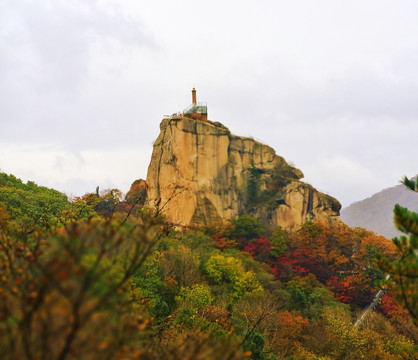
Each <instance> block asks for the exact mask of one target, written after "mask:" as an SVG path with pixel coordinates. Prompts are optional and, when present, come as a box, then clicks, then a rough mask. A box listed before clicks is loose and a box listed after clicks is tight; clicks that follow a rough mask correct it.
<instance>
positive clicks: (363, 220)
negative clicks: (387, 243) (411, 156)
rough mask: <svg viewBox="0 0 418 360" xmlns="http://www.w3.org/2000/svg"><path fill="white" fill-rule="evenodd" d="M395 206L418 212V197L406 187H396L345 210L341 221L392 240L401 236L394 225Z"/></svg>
mask: <svg viewBox="0 0 418 360" xmlns="http://www.w3.org/2000/svg"><path fill="white" fill-rule="evenodd" d="M395 204H400V205H401V206H404V207H407V208H408V209H410V210H413V211H418V196H417V195H416V194H414V193H413V192H412V191H410V190H408V189H406V188H405V186H404V185H396V186H393V187H390V188H387V189H384V190H382V191H380V192H378V193H376V194H374V195H373V196H371V197H369V198H367V199H364V200H361V201H358V202H355V203H353V204H351V205H350V206H348V207H346V208H343V209H342V210H341V219H342V220H343V221H344V222H345V223H346V224H347V225H349V226H360V227H364V228H367V229H369V230H372V231H374V232H376V233H378V234H381V235H384V236H386V237H388V238H392V237H395V236H399V235H400V232H398V231H397V230H396V229H395V227H394V225H393V207H394V205H395Z"/></svg>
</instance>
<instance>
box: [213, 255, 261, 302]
mask: <svg viewBox="0 0 418 360" xmlns="http://www.w3.org/2000/svg"><path fill="white" fill-rule="evenodd" d="M205 270H206V273H207V274H208V277H209V279H210V280H211V281H212V282H213V283H215V284H219V283H226V284H227V285H228V287H229V291H230V293H231V296H232V297H233V298H235V299H238V298H240V297H242V296H243V295H244V294H245V293H256V292H260V291H263V288H262V286H261V285H260V283H259V282H258V281H257V280H256V275H255V273H254V272H253V271H245V269H244V266H243V265H242V263H241V261H240V260H238V259H235V258H233V257H231V256H224V255H220V254H219V255H212V256H211V257H210V259H209V260H208V261H207V263H206V264H205Z"/></svg>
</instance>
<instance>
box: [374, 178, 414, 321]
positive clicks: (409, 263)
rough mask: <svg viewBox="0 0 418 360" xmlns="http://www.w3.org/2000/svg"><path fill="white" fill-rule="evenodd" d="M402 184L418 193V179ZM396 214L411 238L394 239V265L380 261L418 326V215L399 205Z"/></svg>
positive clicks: (403, 230)
mask: <svg viewBox="0 0 418 360" xmlns="http://www.w3.org/2000/svg"><path fill="white" fill-rule="evenodd" d="M402 182H403V184H404V185H405V186H406V187H407V188H409V189H410V190H412V191H415V192H418V178H417V179H416V180H415V181H413V180H409V179H408V178H406V177H405V178H404V179H403V181H402ZM393 213H394V222H395V225H396V227H397V228H398V229H399V230H400V231H402V232H403V233H405V234H407V235H409V237H407V236H405V235H402V236H400V237H398V238H397V237H396V238H394V239H393V240H392V241H393V243H394V244H395V245H396V248H397V250H398V252H399V255H400V258H399V259H398V260H397V261H393V262H391V261H389V260H388V259H386V258H383V257H381V256H380V257H378V262H379V265H380V266H381V268H382V269H383V270H384V271H385V272H387V273H388V274H390V279H389V281H388V286H389V288H390V290H391V291H393V292H394V294H395V295H396V297H397V299H398V301H399V302H400V303H401V304H402V305H403V306H404V307H405V308H406V309H407V310H408V312H409V313H410V314H411V316H412V319H413V321H414V323H415V325H418V213H416V212H413V211H410V210H408V209H407V208H404V207H402V206H400V205H399V204H396V205H395V208H394V210H393Z"/></svg>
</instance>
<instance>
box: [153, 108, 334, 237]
mask: <svg viewBox="0 0 418 360" xmlns="http://www.w3.org/2000/svg"><path fill="white" fill-rule="evenodd" d="M160 129H161V131H160V134H159V136H158V138H157V140H156V141H155V143H154V149H153V153H152V157H151V163H150V165H149V168H148V174H147V180H146V183H147V188H148V189H147V200H146V205H147V206H149V207H158V208H159V209H160V210H161V212H162V213H163V214H164V215H165V217H166V219H167V220H168V221H170V222H171V223H173V224H174V225H176V226H180V227H201V226H205V225H222V224H227V223H229V222H231V220H233V219H235V218H237V217H238V216H240V215H242V214H251V215H253V216H255V217H258V218H260V219H261V220H262V221H263V222H264V223H265V224H266V225H270V226H277V225H280V226H281V227H282V228H283V229H285V230H288V231H292V230H295V229H297V228H298V227H299V226H300V225H302V224H303V223H305V222H306V221H308V220H317V221H320V222H326V223H331V224H338V223H340V222H341V220H340V219H339V217H338V216H339V211H340V208H341V205H340V203H339V202H338V200H336V199H335V198H333V197H331V196H328V195H325V194H323V193H320V192H318V191H317V190H315V189H314V188H313V187H312V186H311V185H309V184H306V183H304V182H302V181H300V179H301V178H303V173H302V172H301V171H300V170H299V169H296V168H295V167H293V166H290V165H289V164H288V163H287V162H286V161H285V159H284V158H283V157H281V156H278V155H277V154H276V152H275V151H274V149H272V148H271V147H269V146H267V145H264V144H262V143H260V142H258V141H255V140H253V139H251V138H246V137H239V136H235V135H233V134H231V132H230V131H229V130H228V129H227V128H226V127H225V126H224V125H222V124H220V123H217V122H208V121H206V122H205V121H199V120H195V119H190V118H186V117H182V116H179V117H172V118H166V119H164V120H163V121H162V122H161V124H160Z"/></svg>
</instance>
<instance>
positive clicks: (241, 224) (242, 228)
mask: <svg viewBox="0 0 418 360" xmlns="http://www.w3.org/2000/svg"><path fill="white" fill-rule="evenodd" d="M232 224H233V229H232V230H231V233H230V236H231V237H233V238H236V239H246V240H251V239H254V238H256V237H257V236H260V235H263V234H265V233H266V229H265V227H264V226H263V224H262V223H261V220H260V219H257V218H255V217H253V216H251V215H249V214H244V215H241V216H240V217H239V218H238V219H236V220H233V221H232Z"/></svg>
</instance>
